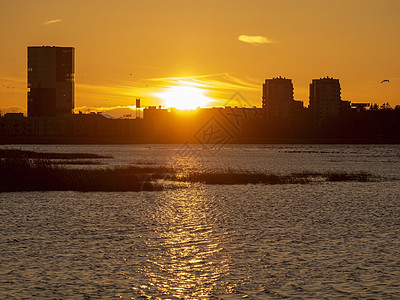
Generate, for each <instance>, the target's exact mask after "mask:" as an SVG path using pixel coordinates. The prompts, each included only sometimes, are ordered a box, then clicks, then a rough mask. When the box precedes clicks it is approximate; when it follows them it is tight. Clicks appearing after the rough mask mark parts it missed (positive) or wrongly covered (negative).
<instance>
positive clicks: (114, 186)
mask: <svg viewBox="0 0 400 300" xmlns="http://www.w3.org/2000/svg"><path fill="white" fill-rule="evenodd" d="M14 154H15V155H14V156H12V155H8V156H7V157H1V158H0V192H12V191H68V190H72V191H81V192H89V191H143V190H150V191H154V190H162V189H163V186H162V185H161V184H158V183H157V182H156V181H157V179H158V178H162V177H163V175H162V174H163V172H166V171H168V172H169V171H170V170H169V169H167V168H163V167H160V168H159V169H157V170H155V168H154V167H147V168H146V167H134V166H130V167H124V168H107V169H71V168H65V167H60V166H54V165H52V163H51V162H50V161H49V160H47V159H41V158H29V157H26V156H24V155H23V154H21V153H14ZM156 171H157V174H156V175H153V176H151V174H152V173H154V172H156ZM149 176H151V177H150V178H151V180H149Z"/></svg>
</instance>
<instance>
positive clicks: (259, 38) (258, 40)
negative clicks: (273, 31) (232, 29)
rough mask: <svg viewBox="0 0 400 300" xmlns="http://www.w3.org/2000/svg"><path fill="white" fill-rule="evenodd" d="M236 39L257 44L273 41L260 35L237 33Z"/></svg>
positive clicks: (271, 42)
mask: <svg viewBox="0 0 400 300" xmlns="http://www.w3.org/2000/svg"><path fill="white" fill-rule="evenodd" d="M238 40H239V41H241V42H244V43H248V44H252V45H259V44H273V43H276V42H275V41H273V40H271V39H269V38H267V37H265V36H261V35H244V34H242V35H239V37H238Z"/></svg>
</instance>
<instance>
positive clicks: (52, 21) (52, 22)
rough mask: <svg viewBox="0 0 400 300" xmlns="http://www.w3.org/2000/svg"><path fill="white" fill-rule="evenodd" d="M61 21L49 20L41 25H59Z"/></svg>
mask: <svg viewBox="0 0 400 300" xmlns="http://www.w3.org/2000/svg"><path fill="white" fill-rule="evenodd" d="M61 21H62V20H61V19H57V20H49V21H46V22H43V25H50V24H54V23H59V22H61Z"/></svg>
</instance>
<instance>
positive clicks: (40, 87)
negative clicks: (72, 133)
mask: <svg viewBox="0 0 400 300" xmlns="http://www.w3.org/2000/svg"><path fill="white" fill-rule="evenodd" d="M74 57H75V49H74V48H73V47H50V46H42V47H28V88H29V91H28V117H55V116H62V115H71V114H72V113H73V109H74V98H75V97H74V94H75V91H74V72H75V62H74V60H75V59H74Z"/></svg>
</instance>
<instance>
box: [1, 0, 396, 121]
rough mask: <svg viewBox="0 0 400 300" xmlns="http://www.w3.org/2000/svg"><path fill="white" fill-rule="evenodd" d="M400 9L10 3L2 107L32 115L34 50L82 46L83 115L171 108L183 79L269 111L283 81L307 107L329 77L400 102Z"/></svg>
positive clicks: (218, 100)
mask: <svg viewBox="0 0 400 300" xmlns="http://www.w3.org/2000/svg"><path fill="white" fill-rule="evenodd" d="M399 12H400V1H398V0H336V1H328V0H280V1H277V0H274V1H269V0H247V1H239V0H229V1H228V0H212V1H210V0H202V1H191V0H185V1H183V0H173V1H172V0H146V1H144V0H141V1H139V0H118V1H105V0H96V1H94V0H93V1H92V0H85V1H81V0H80V1H75V0H70V1H63V0H60V1H50V0H35V1H28V0H20V1H8V0H0V27H1V31H0V37H1V47H0V66H1V68H0V110H1V111H2V113H4V112H10V111H14V112H15V111H22V112H25V111H26V92H27V88H26V55H27V54H26V48H27V46H33V45H36V46H37V45H49V46H52V45H56V46H72V47H75V49H76V73H75V79H76V80H75V83H76V97H75V106H76V108H77V109H81V110H84V109H87V110H96V111H99V110H101V111H108V110H109V109H111V108H119V110H116V111H114V114H122V113H123V112H124V111H125V110H124V108H126V107H129V106H133V105H135V103H134V102H135V101H134V100H135V97H140V98H141V99H142V105H145V106H148V105H159V104H161V105H166V103H163V101H164V100H163V99H162V97H160V95H162V94H163V93H164V92H165V91H167V90H170V89H171V88H173V87H175V86H182V85H183V86H194V87H196V88H200V89H203V90H204V95H205V96H207V97H208V98H212V99H213V101H211V102H210V103H209V105H212V106H217V105H224V104H226V102H227V100H229V98H230V97H231V96H232V95H233V94H234V93H235V92H240V94H241V95H242V96H243V97H244V98H245V99H246V100H247V105H248V104H251V105H256V106H261V86H262V83H263V81H264V79H266V78H272V77H276V76H285V77H288V78H291V79H292V80H293V84H294V88H295V99H296V100H302V101H304V103H305V105H308V87H309V84H310V82H311V80H312V79H313V78H320V77H325V76H333V77H335V78H339V79H340V82H341V86H342V98H343V99H344V100H350V101H353V102H375V103H378V104H382V103H384V102H390V104H391V105H392V106H395V105H400V60H399V58H398V56H399V53H400V39H399V38H398V31H399V29H400V18H399V17H398V15H399ZM383 79H389V80H390V82H389V83H384V84H381V83H380V82H381V81H382V80H383ZM235 105H236V103H235Z"/></svg>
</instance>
